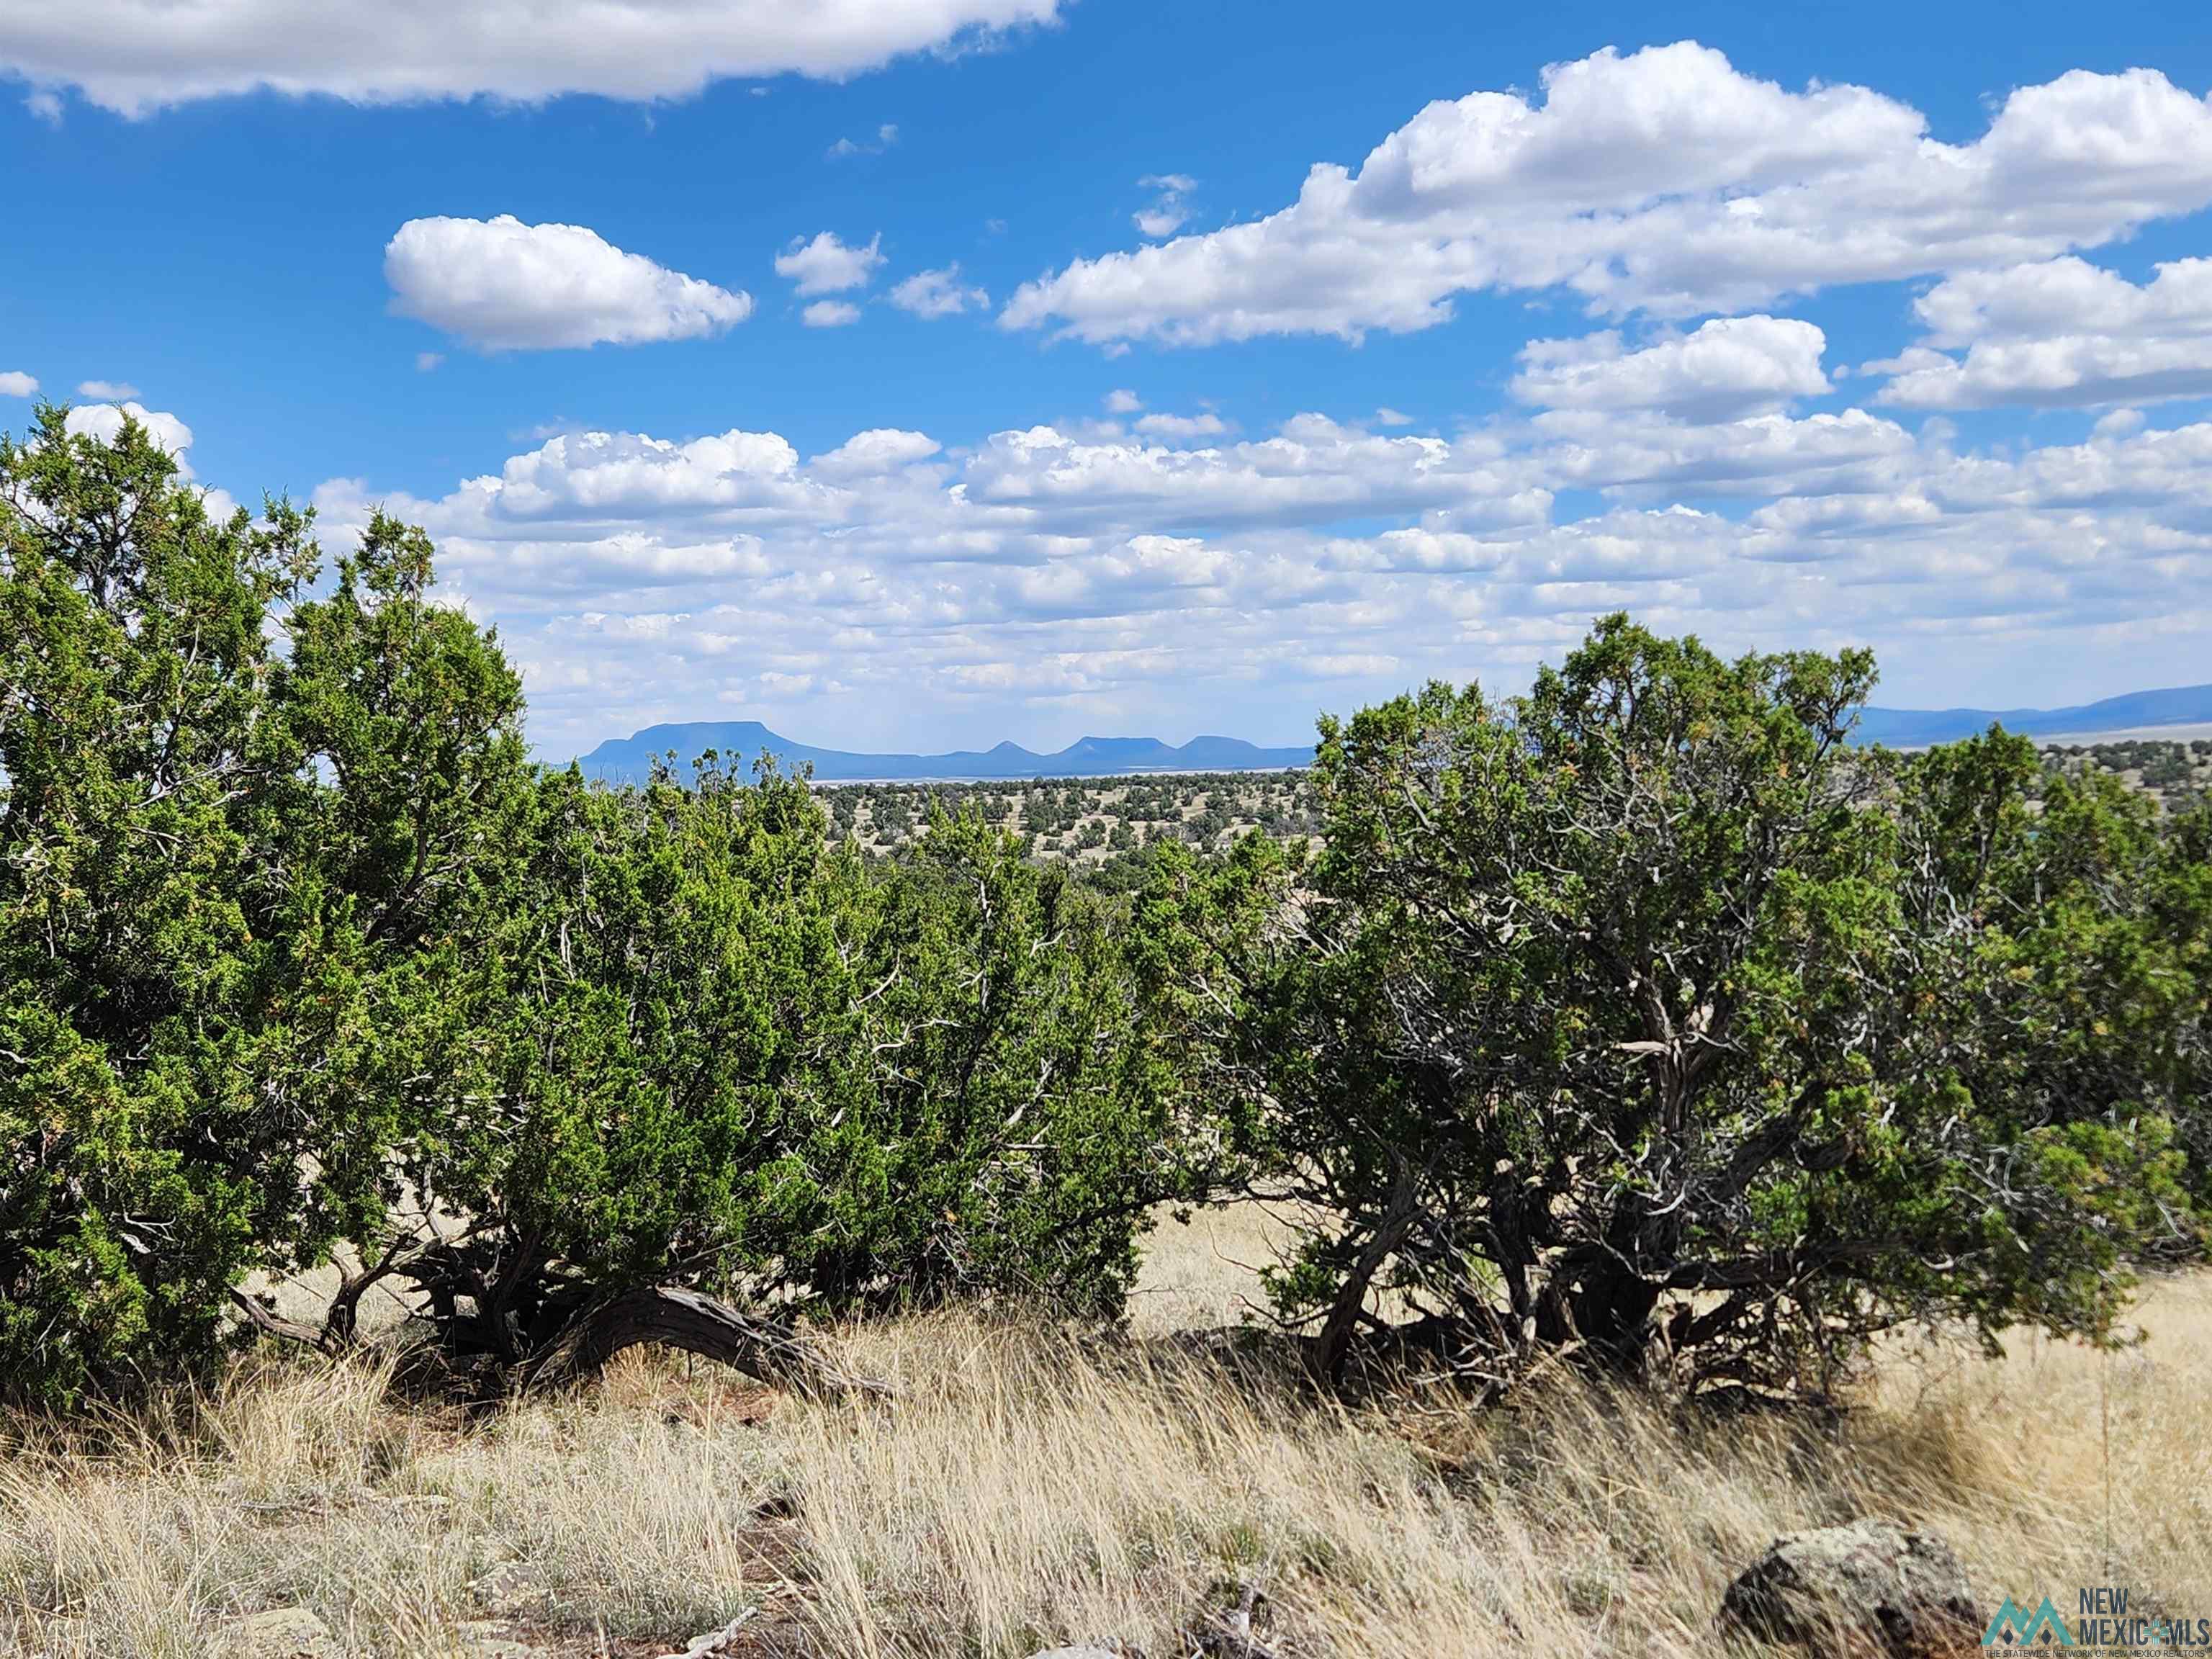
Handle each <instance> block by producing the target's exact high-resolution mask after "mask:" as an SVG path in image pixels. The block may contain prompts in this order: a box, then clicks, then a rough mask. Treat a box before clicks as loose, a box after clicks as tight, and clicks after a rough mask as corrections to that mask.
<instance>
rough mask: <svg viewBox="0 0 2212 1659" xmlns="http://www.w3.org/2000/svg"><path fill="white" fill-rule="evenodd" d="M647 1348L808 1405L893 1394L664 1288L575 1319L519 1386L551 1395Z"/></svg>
mask: <svg viewBox="0 0 2212 1659" xmlns="http://www.w3.org/2000/svg"><path fill="white" fill-rule="evenodd" d="M641 1346H659V1347H664V1348H675V1349H678V1350H680V1351H681V1352H684V1353H694V1354H697V1355H698V1356H699V1357H700V1358H702V1359H712V1360H715V1361H718V1362H719V1363H720V1364H725V1365H728V1366H730V1367H731V1368H732V1369H733V1370H740V1371H743V1372H744V1374H745V1375H746V1376H751V1377H757V1378H758V1379H759V1380H760V1381H761V1382H763V1383H769V1385H771V1386H772V1387H775V1388H779V1389H789V1390H790V1391H791V1392H793V1393H794V1394H798V1395H804V1396H805V1397H806V1398H808V1399H810V1400H828V1401H845V1400H851V1399H856V1398H864V1399H880V1398H883V1397H885V1396H887V1395H890V1393H891V1392H892V1390H891V1389H890V1386H889V1385H888V1384H885V1383H879V1382H877V1381H875V1380H874V1379H872V1378H869V1377H862V1376H854V1375H852V1374H851V1373H850V1372H848V1371H847V1370H844V1369H843V1368H842V1366H840V1365H839V1364H837V1363H836V1361H835V1360H834V1359H832V1358H830V1357H829V1355H828V1354H827V1353H826V1352H823V1349H822V1348H821V1347H820V1346H818V1345H817V1344H816V1343H814V1342H812V1341H811V1340H809V1339H808V1338H807V1337H805V1335H803V1334H800V1333H799V1331H798V1330H796V1329H795V1328H793V1327H792V1326H790V1325H788V1324H785V1323H781V1322H776V1321H773V1320H768V1319H762V1318H757V1317H755V1316H751V1315H749V1314H746V1313H744V1312H741V1311H740V1310H738V1309H736V1308H733V1307H732V1306H731V1305H730V1304H728V1303H726V1302H722V1301H719V1300H717V1299H716V1298H715V1297H711V1296H702V1295H701V1294H700V1293H699V1292H698V1291H688V1290H681V1289H678V1288H675V1287H673V1286H669V1285H646V1286H642V1287H641V1288H639V1289H636V1290H632V1291H623V1292H622V1293H621V1294H620V1295H618V1296H616V1297H611V1298H610V1299H609V1300H607V1301H605V1302H603V1303H601V1304H599V1306H598V1307H596V1308H594V1309H592V1310H591V1311H590V1312H588V1313H586V1314H583V1315H581V1316H579V1317H578V1318H577V1320H576V1321H575V1322H574V1323H573V1324H572V1325H570V1326H569V1328H568V1330H567V1331H565V1332H564V1333H563V1334H562V1336H561V1337H560V1339H559V1340H557V1341H556V1342H555V1343H554V1344H553V1345H552V1346H550V1347H549V1348H548V1349H547V1350H546V1351H545V1352H544V1353H543V1354H541V1355H539V1356H538V1357H537V1358H534V1359H533V1360H532V1361H531V1362H530V1364H529V1365H528V1367H527V1368H526V1371H525V1373H524V1377H523V1387H524V1388H525V1389H541V1388H554V1387H558V1386H560V1385H561V1384H562V1383H573V1382H576V1381H579V1380H580V1379H582V1378H585V1377H588V1376H596V1375H598V1374H599V1372H600V1371H601V1370H605V1368H606V1365H607V1363H608V1362H609V1361H610V1360H611V1359H612V1358H614V1357H615V1356H616V1355H617V1354H618V1353H621V1352H623V1350H624V1349H627V1348H635V1347H641Z"/></svg>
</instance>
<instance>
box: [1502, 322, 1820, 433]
mask: <svg viewBox="0 0 2212 1659" xmlns="http://www.w3.org/2000/svg"><path fill="white" fill-rule="evenodd" d="M1826 345H1827V338H1826V336H1825V335H1823V334H1822V333H1821V331H1820V330H1819V329H1818V328H1816V327H1814V325H1812V324H1811V323H1808V322H1801V321H1799V320H1797V319H1794V318H1786V317H1720V318H1716V319H1713V320H1712V321H1711V322H1708V323H1705V324H1703V325H1700V326H1699V328H1697V329H1696V330H1695V331H1692V332H1691V333H1689V334H1686V335H1682V336H1679V337H1674V338H1671V339H1666V340H1662V341H1659V342H1658V343H1656V344H1653V345H1649V346H1645V347H1644V348H1643V349H1640V350H1633V351H1632V350H1630V349H1627V348H1626V347H1625V346H1624V345H1623V344H1622V343H1621V338H1620V334H1619V333H1617V332H1615V331H1611V330H1607V331H1605V332H1603V333H1599V334H1591V335H1586V336H1584V337H1582V338H1581V339H1575V340H1532V341H1530V342H1529V343H1528V345H1527V346H1525V347H1523V348H1522V352H1521V372H1520V373H1519V374H1516V375H1515V376H1514V377H1513V384H1512V392H1513V395H1514V396H1515V397H1516V398H1519V399H1520V400H1521V401H1522V402H1523V403H1527V404H1541V405H1542V406H1544V407H1546V408H1548V409H1656V410H1663V411H1665V412H1667V413H1668V414H1671V415H1680V416H1684V417H1686V418H1688V419H1691V420H1733V419H1735V418H1738V417H1740V416H1745V415H1751V414H1756V413H1759V412H1761V411H1763V410H1772V409H1778V408H1780V407H1782V406H1783V405H1784V404H1788V403H1790V402H1791V401H1792V400H1794V399H1796V398H1817V397H1819V396H1820V394H1821V393H1823V392H1826V391H1827V390H1828V389H1829V386H1828V378H1827V376H1826V374H1823V373H1822V372H1821V370H1820V354H1821V352H1822V351H1823V350H1824V349H1826Z"/></svg>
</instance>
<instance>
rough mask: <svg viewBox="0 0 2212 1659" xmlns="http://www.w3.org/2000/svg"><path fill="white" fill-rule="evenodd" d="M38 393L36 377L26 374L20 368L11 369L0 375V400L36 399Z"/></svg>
mask: <svg viewBox="0 0 2212 1659" xmlns="http://www.w3.org/2000/svg"><path fill="white" fill-rule="evenodd" d="M38 391H39V382H38V379H37V377H36V376H34V375H30V374H24V373H23V371H22V370H21V369H20V368H11V369H9V370H8V371H7V372H6V373H5V374H0V398H31V397H36V396H37V395H38Z"/></svg>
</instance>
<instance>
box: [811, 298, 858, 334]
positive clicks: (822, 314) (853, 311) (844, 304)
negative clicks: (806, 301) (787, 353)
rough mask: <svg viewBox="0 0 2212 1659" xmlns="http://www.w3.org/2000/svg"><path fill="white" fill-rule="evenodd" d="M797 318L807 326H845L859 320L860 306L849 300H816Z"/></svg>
mask: <svg viewBox="0 0 2212 1659" xmlns="http://www.w3.org/2000/svg"><path fill="white" fill-rule="evenodd" d="M799 321H800V322H802V323H804V324H805V325H806V326H807V327H809V328H845V327H848V326H849V325H852V324H854V323H857V322H859V321H860V307H858V306H856V305H854V303H853V302H852V301H850V300H817V301H814V303H813V304H811V305H810V306H808V307H805V309H804V310H803V311H801V312H800V313H799Z"/></svg>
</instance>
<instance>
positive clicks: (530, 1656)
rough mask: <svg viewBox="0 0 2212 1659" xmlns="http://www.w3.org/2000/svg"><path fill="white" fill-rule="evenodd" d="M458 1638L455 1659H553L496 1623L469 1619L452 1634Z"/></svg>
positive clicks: (490, 1620) (488, 1620)
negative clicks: (458, 1642)
mask: <svg viewBox="0 0 2212 1659" xmlns="http://www.w3.org/2000/svg"><path fill="white" fill-rule="evenodd" d="M454 1634H455V1635H456V1636H457V1637H459V1638H460V1646H459V1648H458V1649H457V1650H456V1651H455V1659H553V1656H552V1655H550V1653H548V1652H547V1651H546V1650H544V1648H540V1647H533V1646H532V1645H531V1644H529V1643H527V1642H525V1641H522V1640H520V1638H516V1637H513V1636H511V1635H509V1634H508V1633H507V1626H504V1625H502V1624H501V1622H500V1621H499V1620H496V1619H471V1620H465V1621H464V1622H463V1624H462V1625H461V1626H460V1628H459V1630H458V1631H456V1632H454Z"/></svg>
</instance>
